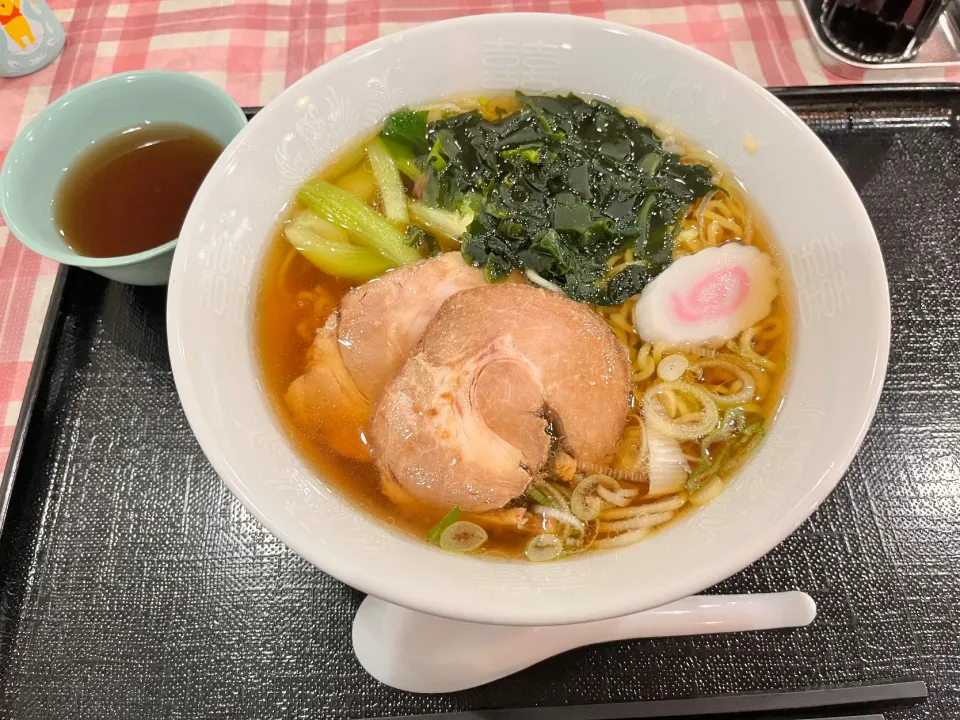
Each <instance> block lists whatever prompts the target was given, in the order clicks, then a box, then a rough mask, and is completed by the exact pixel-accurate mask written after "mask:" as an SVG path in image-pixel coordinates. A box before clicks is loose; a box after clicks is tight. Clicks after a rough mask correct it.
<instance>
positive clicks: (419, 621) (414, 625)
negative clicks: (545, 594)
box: [353, 592, 817, 693]
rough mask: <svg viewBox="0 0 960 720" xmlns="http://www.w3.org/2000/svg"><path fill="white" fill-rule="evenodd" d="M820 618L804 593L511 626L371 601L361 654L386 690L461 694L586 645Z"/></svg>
mask: <svg viewBox="0 0 960 720" xmlns="http://www.w3.org/2000/svg"><path fill="white" fill-rule="evenodd" d="M816 614H817V606H816V604H815V603H814V602H813V598H811V597H810V596H809V595H807V594H806V593H803V592H782V593H768V594H756V595H695V596H692V597H688V598H684V599H683V600H677V601H676V602H673V603H670V604H669V605H664V606H662V607H659V608H654V609H653V610H646V611H644V612H639V613H634V614H633V615H626V616H624V617H620V618H613V619H612V620H598V621H596V622H589V623H582V624H578V625H557V626H553V627H510V626H504V625H483V624H479V623H469V622H462V621H460V620H449V619H447V618H442V617H435V616H433V615H427V614H425V613H421V612H417V611H415V610H408V609H407V608H403V607H400V606H398V605H393V604H392V603H388V602H385V601H383V600H380V599H378V598H375V597H370V596H368V597H367V598H366V599H365V600H364V601H363V603H362V604H361V605H360V609H359V610H358V611H357V616H356V617H355V618H354V620H353V649H354V652H355V653H356V654H357V659H358V660H359V661H360V664H361V665H363V667H364V668H365V669H366V671H367V672H368V673H370V674H371V675H372V676H373V677H375V678H376V679H377V680H379V681H380V682H382V683H384V684H386V685H390V686H392V687H395V688H398V689H400V690H408V691H410V692H417V693H441V692H456V691H457V690H465V689H467V688H471V687H476V686H477V685H483V684H484V683H488V682H492V681H493V680H498V679H499V678H502V677H505V676H507V675H511V674H513V673H515V672H517V671H519V670H523V669H524V668H526V667H529V666H531V665H533V664H535V663H538V662H540V661H541V660H545V659H546V658H548V657H551V656H553V655H556V654H558V653H561V652H564V651H566V650H571V649H573V648H577V647H583V646H584V645H593V644H595V643H601V642H609V641H612V640H629V639H632V638H647V637H667V636H672V635H701V634H706V633H726V632H741V631H744V630H769V629H772V628H787V627H801V626H803V625H808V624H809V623H811V622H812V621H813V618H814V617H815V616H816Z"/></svg>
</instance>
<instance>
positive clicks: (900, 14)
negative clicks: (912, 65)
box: [821, 0, 947, 62]
mask: <svg viewBox="0 0 960 720" xmlns="http://www.w3.org/2000/svg"><path fill="white" fill-rule="evenodd" d="M946 4H947V0H826V1H825V2H824V5H823V12H822V13H821V24H822V25H823V31H824V34H825V35H826V36H827V38H828V39H829V40H831V41H832V42H833V43H834V44H835V45H836V46H837V48H838V49H839V50H841V51H842V52H844V53H845V54H847V55H850V56H852V57H854V58H855V59H858V60H863V61H867V62H871V61H873V62H891V61H897V60H906V59H909V58H911V57H913V56H914V55H916V53H917V51H919V49H920V46H921V45H922V44H923V43H924V42H925V41H926V40H927V38H929V37H930V35H931V34H932V32H933V30H934V28H936V25H937V21H938V20H939V18H940V15H941V13H942V12H943V9H944V8H945V7H946Z"/></svg>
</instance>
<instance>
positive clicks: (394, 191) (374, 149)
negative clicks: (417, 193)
mask: <svg viewBox="0 0 960 720" xmlns="http://www.w3.org/2000/svg"><path fill="white" fill-rule="evenodd" d="M367 157H368V158H370V166H371V167H372V168H373V177H374V179H375V180H376V181H377V188H378V189H379V190H380V199H381V200H382V201H383V214H384V215H386V216H387V220H389V221H390V222H395V223H402V224H403V225H406V224H407V223H408V222H410V216H409V215H408V213H407V197H406V195H405V194H404V192H403V181H402V180H401V179H400V171H399V170H398V169H397V164H396V162H394V160H393V155H391V154H390V151H389V150H388V149H387V146H386V145H384V143H383V140H381V139H380V138H376V139H375V140H374V141H373V142H371V143H370V145H368V146H367Z"/></svg>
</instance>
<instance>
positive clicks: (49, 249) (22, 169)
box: [0, 70, 246, 285]
mask: <svg viewBox="0 0 960 720" xmlns="http://www.w3.org/2000/svg"><path fill="white" fill-rule="evenodd" d="M144 122H175V123H182V124H184V125H189V126H190V127H194V128H196V129H198V130H202V131H204V132H206V133H208V134H209V135H211V136H212V137H214V138H217V139H218V140H220V141H221V142H222V143H223V144H224V146H226V145H227V143H229V142H230V141H231V140H232V139H233V138H234V136H235V135H236V134H237V133H238V132H240V130H241V129H243V126H244V125H245V124H246V118H245V116H244V114H243V110H241V109H240V106H238V105H237V104H236V103H235V102H234V101H233V99H232V98H231V97H230V96H229V95H227V93H225V92H224V91H223V90H221V89H220V88H219V87H217V86H216V85H213V84H212V83H209V82H207V81H206V80H202V79H200V78H198V77H195V76H193V75H188V74H185V73H176V72H166V71H160V70H144V71H140V72H130V73H123V74H120V75H111V76H110V77H106V78H103V79H101V80H96V81H95V82H92V83H90V84H88V85H84V86H82V87H79V88H77V89H76V90H73V91H72V92H69V93H67V94H66V95H64V96H63V97H62V98H60V99H59V100H57V101H56V102H55V103H53V104H51V105H50V106H48V107H47V108H46V109H44V110H43V111H42V112H41V113H40V114H39V115H37V116H36V117H35V118H34V119H33V120H32V121H31V122H30V123H29V124H28V125H27V126H26V127H25V128H24V129H23V131H22V132H21V133H20V134H19V135H18V136H17V138H16V140H14V142H13V146H12V147H11V148H10V152H9V154H8V155H7V159H6V161H5V162H4V163H3V169H2V170H0V213H2V214H3V217H4V220H5V221H6V223H7V226H8V227H9V228H10V231H11V232H12V233H13V235H14V236H15V237H16V238H17V239H18V240H19V241H20V242H22V243H23V244H24V245H26V246H27V247H28V248H30V249H31V250H33V251H34V252H36V253H39V254H40V255H43V256H45V257H48V258H50V259H51V260H56V261H57V262H59V263H64V264H66V265H73V266H76V267H82V268H86V269H88V270H92V271H93V272H95V273H98V274H100V275H103V276H104V277H106V278H109V279H111V280H117V281H119V282H123V283H129V284H131V285H164V284H166V282H167V279H168V277H169V275H170V263H171V261H172V260H173V251H174V248H175V247H176V244H177V241H176V240H171V241H170V242H168V243H166V244H164V245H160V246H159V247H155V248H152V249H150V250H145V251H144V252H140V253H135V254H133V255H123V256H120V257H112V258H93V257H86V256H84V255H79V254H77V253H76V252H74V251H73V250H72V249H70V247H68V246H67V244H66V243H65V242H64V241H63V239H62V238H61V236H60V234H59V233H58V231H57V228H56V225H55V223H54V219H53V201H54V198H55V196H56V192H57V187H58V185H59V183H60V180H61V178H62V177H63V174H64V172H65V171H66V170H67V168H69V167H70V165H72V164H73V162H74V161H75V160H76V159H77V156H78V155H80V154H81V153H82V152H83V151H84V150H87V149H88V148H90V147H91V146H92V145H93V144H95V143H97V142H98V141H101V140H104V139H107V138H109V137H112V136H114V135H116V133H118V132H120V131H121V130H126V129H127V128H131V127H135V126H137V125H140V124H142V123H144Z"/></svg>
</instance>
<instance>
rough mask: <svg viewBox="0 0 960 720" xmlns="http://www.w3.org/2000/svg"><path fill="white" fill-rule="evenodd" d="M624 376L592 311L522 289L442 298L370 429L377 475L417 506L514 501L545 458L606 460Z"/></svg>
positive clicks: (617, 427)
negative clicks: (561, 454)
mask: <svg viewBox="0 0 960 720" xmlns="http://www.w3.org/2000/svg"><path fill="white" fill-rule="evenodd" d="M630 392H631V385H630V374H629V363H628V361H627V357H626V354H625V352H624V349H623V347H622V346H621V344H620V342H619V341H618V340H617V338H616V336H615V335H614V334H613V332H612V331H611V330H610V328H609V327H608V326H607V325H606V323H605V322H604V321H603V319H602V318H600V317H599V316H598V315H597V314H596V313H595V312H594V311H593V310H592V309H590V308H589V307H588V306H586V305H583V304H581V303H577V302H574V301H572V300H569V299H568V298H566V297H564V296H562V295H559V294H556V293H551V292H548V291H546V290H542V289H540V288H535V287H532V286H529V285H519V284H503V285H486V286H483V287H480V288H477V289H473V290H465V291H463V292H460V293H458V294H456V295H454V296H452V297H451V298H450V299H449V300H447V301H446V302H445V303H444V304H443V306H442V307H441V308H440V311H439V312H438V313H437V315H436V317H435V318H434V319H433V321H432V322H431V323H430V325H429V326H428V327H427V330H426V332H425V333H424V334H423V337H422V339H421V341H420V344H419V346H418V347H417V349H416V350H415V352H414V354H413V355H412V357H411V358H410V359H409V360H407V362H406V363H405V364H404V366H403V368H402V369H401V370H400V372H399V373H398V374H397V376H396V377H395V378H394V379H393V380H392V381H391V382H390V383H389V384H388V385H387V387H386V389H385V390H384V393H383V395H382V396H381V397H380V400H379V401H378V403H377V405H376V407H375V409H374V413H373V417H372V420H371V438H372V442H373V446H374V451H375V455H376V458H377V462H378V463H379V464H380V467H381V471H382V472H383V473H384V474H386V475H388V476H389V477H390V478H391V479H392V480H393V481H395V482H397V483H398V484H399V485H400V486H401V487H403V488H404V489H405V490H406V491H407V492H409V493H411V494H412V495H414V496H415V497H417V498H418V499H419V500H421V501H422V502H425V503H428V504H430V505H433V506H437V507H444V508H450V507H459V508H460V509H462V510H465V511H472V512H482V511H486V510H492V509H496V508H502V507H504V506H505V505H507V504H508V503H509V502H510V501H511V500H512V499H514V498H516V497H517V496H519V495H521V494H522V493H523V492H524V491H525V490H526V487H527V485H528V484H529V482H530V480H531V478H532V476H533V475H534V474H536V473H537V472H538V471H539V470H540V469H541V467H542V466H543V465H544V463H545V462H546V459H547V455H548V453H549V449H550V436H549V435H548V434H547V425H548V419H549V421H551V422H553V423H554V425H555V427H556V429H557V430H558V431H559V434H560V436H561V443H562V445H563V447H564V449H565V450H566V451H567V452H569V453H570V454H572V455H573V456H574V457H576V458H578V459H581V460H588V461H592V462H597V463H605V462H607V461H608V460H609V459H610V458H611V457H612V456H613V454H614V453H615V452H616V449H617V445H618V443H619V441H620V437H621V436H622V434H623V429H624V427H625V425H626V421H627V412H628V409H629V404H630Z"/></svg>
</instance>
